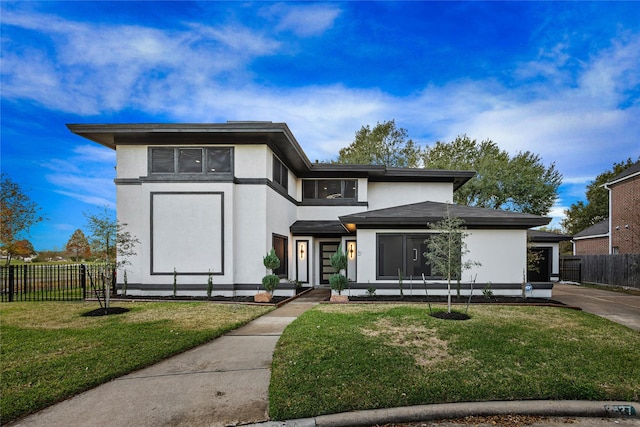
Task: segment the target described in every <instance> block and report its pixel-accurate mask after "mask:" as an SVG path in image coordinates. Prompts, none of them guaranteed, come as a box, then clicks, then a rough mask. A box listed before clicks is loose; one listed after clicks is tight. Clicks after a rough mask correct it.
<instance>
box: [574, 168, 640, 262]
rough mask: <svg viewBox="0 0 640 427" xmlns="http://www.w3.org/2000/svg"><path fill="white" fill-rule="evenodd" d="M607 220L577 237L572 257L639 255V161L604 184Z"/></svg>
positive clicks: (575, 237)
mask: <svg viewBox="0 0 640 427" xmlns="http://www.w3.org/2000/svg"><path fill="white" fill-rule="evenodd" d="M604 188H606V189H607V190H609V218H607V219H605V220H604V221H602V222H599V223H597V224H595V225H592V226H591V227H589V228H587V229H586V230H583V231H581V232H580V233H578V234H576V235H575V236H574V238H573V253H574V254H575V255H603V254H605V255H606V254H637V253H640V161H638V162H636V163H635V164H633V165H632V166H630V167H629V168H627V169H625V170H624V171H622V172H621V173H620V174H618V175H616V176H615V177H614V178H613V179H612V180H611V181H609V182H607V183H606V184H605V185H604Z"/></svg>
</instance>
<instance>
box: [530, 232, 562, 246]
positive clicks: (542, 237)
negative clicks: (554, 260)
mask: <svg viewBox="0 0 640 427" xmlns="http://www.w3.org/2000/svg"><path fill="white" fill-rule="evenodd" d="M527 236H528V237H529V240H530V241H531V242H535V243H554V242H563V241H565V240H571V236H569V235H568V234H562V233H554V232H552V231H543V230H529V231H527Z"/></svg>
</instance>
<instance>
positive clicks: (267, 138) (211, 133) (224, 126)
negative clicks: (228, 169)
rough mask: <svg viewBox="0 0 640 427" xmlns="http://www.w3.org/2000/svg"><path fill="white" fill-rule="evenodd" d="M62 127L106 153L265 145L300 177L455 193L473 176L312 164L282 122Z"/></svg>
mask: <svg viewBox="0 0 640 427" xmlns="http://www.w3.org/2000/svg"><path fill="white" fill-rule="evenodd" d="M67 127H68V128H69V130H70V131H71V132H73V133H75V134H77V135H80V136H83V137H85V138H87V139H90V140H92V141H95V142H97V143H99V144H102V145H104V146H105V147H109V148H111V149H115V147H116V146H117V145H194V144H199V145H202V144H203V143H204V144H239V145H242V144H266V145H268V146H269V147H270V148H271V149H272V150H273V152H274V153H276V155H277V156H278V157H280V159H281V160H282V161H283V162H284V163H285V164H286V165H287V167H288V168H289V169H291V170H292V171H293V172H294V173H295V175H296V176H298V177H299V178H368V179H369V180H370V181H400V182H402V181H404V182H451V183H453V189H454V191H455V190H456V189H458V188H459V187H460V186H462V185H463V184H464V183H466V182H467V181H469V180H470V179H471V178H473V176H474V175H475V172H473V171H451V170H435V169H418V168H388V167H385V166H382V165H350V164H326V163H312V162H311V161H310V160H309V159H308V158H307V156H306V154H305V153H304V151H303V150H302V147H300V144H298V141H297V140H296V138H295V137H294V136H293V133H292V132H291V130H290V129H289V127H288V126H287V124H286V123H272V122H227V123H195V124H193V123H178V124H169V123H152V124H150V123H143V124H69V125H67Z"/></svg>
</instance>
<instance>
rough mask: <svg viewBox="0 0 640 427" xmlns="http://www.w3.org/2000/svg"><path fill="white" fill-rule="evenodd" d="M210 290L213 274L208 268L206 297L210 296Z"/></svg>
mask: <svg viewBox="0 0 640 427" xmlns="http://www.w3.org/2000/svg"><path fill="white" fill-rule="evenodd" d="M211 292H213V276H212V275H211V270H209V277H208V278H207V298H211Z"/></svg>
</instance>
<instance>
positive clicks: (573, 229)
mask: <svg viewBox="0 0 640 427" xmlns="http://www.w3.org/2000/svg"><path fill="white" fill-rule="evenodd" d="M634 163H635V161H633V160H631V158H629V159H627V160H626V161H623V162H619V163H614V164H613V167H612V168H611V169H610V170H607V171H604V172H602V173H601V174H600V175H598V176H597V177H596V178H595V179H594V180H593V181H591V182H590V183H589V185H587V191H586V192H585V197H586V199H587V200H586V202H585V201H582V200H580V201H578V202H576V203H574V204H572V205H571V207H570V208H569V209H567V210H565V211H564V213H565V219H563V220H562V228H563V229H564V230H565V232H566V233H567V234H576V233H579V232H580V231H582V230H585V229H587V228H589V227H591V226H592V225H595V224H597V223H599V222H600V221H603V220H605V219H606V218H607V217H608V216H609V191H608V190H607V189H606V188H604V187H603V185H604V184H606V183H607V182H609V181H610V180H611V179H612V178H613V177H615V176H616V175H618V174H620V173H621V172H622V171H624V170H625V169H627V168H628V167H630V166H632V165H633V164H634Z"/></svg>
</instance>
